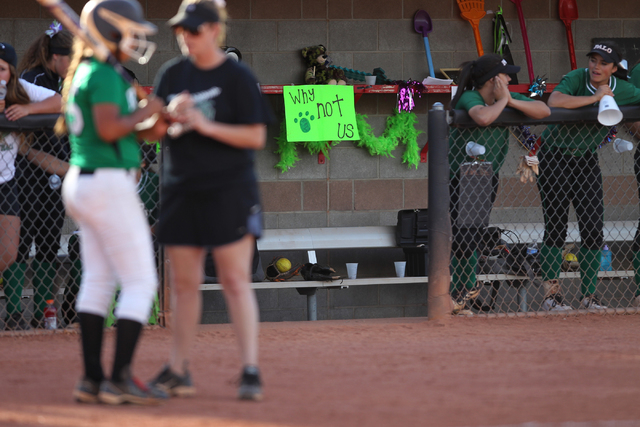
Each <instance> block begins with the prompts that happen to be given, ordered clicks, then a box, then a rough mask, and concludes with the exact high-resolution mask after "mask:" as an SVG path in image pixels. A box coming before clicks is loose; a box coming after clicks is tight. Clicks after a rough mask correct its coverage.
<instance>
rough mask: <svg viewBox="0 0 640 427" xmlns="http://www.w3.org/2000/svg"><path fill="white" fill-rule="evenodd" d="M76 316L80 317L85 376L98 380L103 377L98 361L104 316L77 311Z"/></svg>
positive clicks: (100, 351)
mask: <svg viewBox="0 0 640 427" xmlns="http://www.w3.org/2000/svg"><path fill="white" fill-rule="evenodd" d="M78 317H80V331H81V339H82V357H83V359H84V375H85V377H86V378H89V379H91V380H93V381H96V382H100V381H102V380H103V379H104V373H103V372H102V363H101V362H100V356H101V353H102V332H103V328H104V317H101V316H97V315H95V314H89V313H79V314H78Z"/></svg>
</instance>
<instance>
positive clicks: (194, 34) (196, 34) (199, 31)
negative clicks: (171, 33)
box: [178, 24, 204, 36]
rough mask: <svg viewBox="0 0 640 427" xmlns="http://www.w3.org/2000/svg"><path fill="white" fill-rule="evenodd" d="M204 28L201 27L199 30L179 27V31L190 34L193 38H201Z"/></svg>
mask: <svg viewBox="0 0 640 427" xmlns="http://www.w3.org/2000/svg"><path fill="white" fill-rule="evenodd" d="M203 25H204V24H203ZM202 27H203V26H202V25H199V26H198V28H187V27H178V31H179V32H182V33H189V34H190V35H192V36H199V35H200V34H201V33H202Z"/></svg>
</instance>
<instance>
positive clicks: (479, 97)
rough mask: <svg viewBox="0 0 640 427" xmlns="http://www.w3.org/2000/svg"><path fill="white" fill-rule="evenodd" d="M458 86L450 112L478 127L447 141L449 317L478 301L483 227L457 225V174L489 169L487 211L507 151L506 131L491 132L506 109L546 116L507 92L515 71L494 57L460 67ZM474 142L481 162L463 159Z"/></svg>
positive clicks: (537, 105)
mask: <svg viewBox="0 0 640 427" xmlns="http://www.w3.org/2000/svg"><path fill="white" fill-rule="evenodd" d="M462 67H463V68H462V72H461V74H460V84H459V86H458V92H457V93H456V96H455V97H454V98H453V99H452V100H451V107H452V108H456V109H459V110H465V111H467V112H468V113H469V116H470V117H471V118H472V119H473V120H474V121H475V122H476V123H477V124H478V127H476V128H471V129H457V128H452V129H451V133H450V138H449V147H450V151H449V163H450V168H451V173H450V174H451V176H450V178H451V180H450V184H449V192H450V194H451V207H450V209H451V223H452V234H453V239H452V252H453V258H452V266H453V277H452V282H451V294H452V300H453V303H452V304H453V312H454V313H468V311H467V310H466V309H465V307H466V304H467V302H468V301H469V300H470V299H473V298H475V297H476V296H477V295H478V288H477V286H476V285H477V283H476V269H477V266H478V253H477V248H478V245H479V244H480V242H481V241H482V237H483V233H484V226H473V225H471V226H469V225H468V224H464V223H463V222H462V221H458V219H459V211H460V209H459V208H460V206H459V200H460V189H461V187H460V169H461V166H462V165H464V164H465V163H466V162H473V161H475V160H481V161H484V162H490V163H491V169H492V171H493V176H492V178H491V186H492V188H491V189H490V191H491V205H493V202H494V201H495V198H496V194H497V191H498V181H499V176H498V173H499V172H500V167H502V164H503V163H504V159H505V157H506V155H507V151H508V149H509V130H508V129H507V128H505V127H491V124H492V123H493V122H494V121H495V120H496V119H497V118H498V116H499V115H500V114H501V113H502V111H503V110H504V109H505V108H506V107H509V108H513V109H516V110H519V111H520V112H522V113H523V114H525V115H526V116H528V117H531V118H536V119H541V118H544V117H547V116H548V115H549V114H550V113H551V112H550V110H549V107H547V105H546V104H545V103H544V102H542V101H534V100H532V99H531V98H528V97H525V96H523V95H521V94H518V93H511V92H509V86H508V85H509V81H510V80H511V78H510V77H509V74H511V73H517V72H518V71H520V67H517V66H514V65H508V64H507V62H506V61H505V60H504V59H502V57H500V56H499V55H496V54H487V55H484V56H482V57H480V58H478V59H476V60H475V61H473V62H468V63H466V64H463V65H462ZM469 142H475V143H477V144H480V145H482V146H484V147H485V149H486V152H485V154H484V155H483V156H480V157H472V156H469V155H468V154H467V150H466V147H467V143H469Z"/></svg>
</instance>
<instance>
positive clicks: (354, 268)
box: [347, 262, 358, 279]
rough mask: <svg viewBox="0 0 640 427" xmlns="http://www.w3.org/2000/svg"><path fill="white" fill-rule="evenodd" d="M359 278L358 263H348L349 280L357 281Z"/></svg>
mask: <svg viewBox="0 0 640 427" xmlns="http://www.w3.org/2000/svg"><path fill="white" fill-rule="evenodd" d="M357 276H358V263H357V262H348V263H347V277H348V278H349V279H355V278H356V277H357Z"/></svg>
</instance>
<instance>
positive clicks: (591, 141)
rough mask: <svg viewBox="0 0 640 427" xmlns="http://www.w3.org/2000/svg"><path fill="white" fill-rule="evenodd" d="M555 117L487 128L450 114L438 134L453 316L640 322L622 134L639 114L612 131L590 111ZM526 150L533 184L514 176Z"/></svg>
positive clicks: (631, 152) (634, 160) (633, 198)
mask: <svg viewBox="0 0 640 427" xmlns="http://www.w3.org/2000/svg"><path fill="white" fill-rule="evenodd" d="M551 110H552V114H551V116H550V117H547V118H545V119H543V120H531V119H527V118H526V117H524V116H523V115H521V114H520V113H518V112H514V111H510V110H508V109H507V110H505V112H504V113H503V114H502V115H501V116H500V117H499V119H498V120H497V121H496V122H494V124H493V125H492V126H490V127H485V128H481V127H478V126H477V125H476V124H475V123H474V122H473V120H472V119H471V118H470V117H469V116H468V114H467V113H466V112H464V111H457V110H454V111H451V112H450V117H449V121H450V125H447V124H446V123H444V124H443V126H450V127H449V141H447V142H448V144H449V149H450V152H449V162H450V176H449V179H450V186H449V191H450V196H451V200H450V212H451V226H452V254H451V268H450V271H451V277H452V282H451V296H452V299H453V301H454V302H453V307H454V312H459V313H462V314H471V313H476V314H480V313H524V312H528V313H535V314H545V313H550V312H558V311H561V312H565V313H568V312H575V311H576V310H585V312H587V311H593V310H597V311H599V312H607V313H624V312H636V311H637V310H638V308H637V307H638V305H640V298H636V296H637V295H638V294H640V290H639V285H640V276H638V278H636V277H634V276H636V273H635V271H639V272H640V252H639V251H640V246H638V244H637V243H635V244H634V240H636V230H637V228H638V216H639V214H638V204H639V202H638V182H639V181H638V180H637V179H636V175H637V176H638V177H639V179H640V148H635V147H636V146H637V145H638V144H637V142H638V141H637V140H636V139H635V138H634V137H632V136H631V135H630V134H629V132H628V128H627V126H626V125H625V123H628V124H631V123H633V122H634V121H638V120H640V114H639V112H638V109H637V107H636V108H634V107H622V108H621V111H622V112H623V114H624V117H625V118H624V120H623V123H620V124H618V125H617V126H614V127H612V128H608V127H604V126H601V125H599V124H598V123H597V121H596V116H597V109H595V108H583V109H579V110H564V109H554V108H552V109H551ZM502 141H505V142H504V143H503V142H502ZM623 141H628V142H630V143H632V144H630V143H624V142H623ZM447 142H445V143H447ZM537 142H538V144H537V145H536V143H537ZM432 143H433V141H432ZM469 143H471V144H469ZM473 143H475V144H478V145H480V146H482V147H478V146H477V145H474V144H473ZM534 147H535V148H538V147H539V151H538V153H537V154H538V158H539V160H540V164H539V169H540V175H538V176H537V177H536V176H535V175H532V176H531V177H530V178H529V177H528V176H521V175H519V174H518V173H517V170H518V168H519V167H520V161H521V158H522V156H524V155H525V154H528V152H529V151H530V149H532V148H534ZM482 148H484V150H485V152H484V154H480V153H481V152H482V151H483V150H482ZM625 150H627V151H625ZM487 160H490V161H487ZM634 169H635V171H634ZM545 230H546V233H545ZM634 260H635V261H634ZM634 262H635V268H634ZM605 308H606V309H605Z"/></svg>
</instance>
